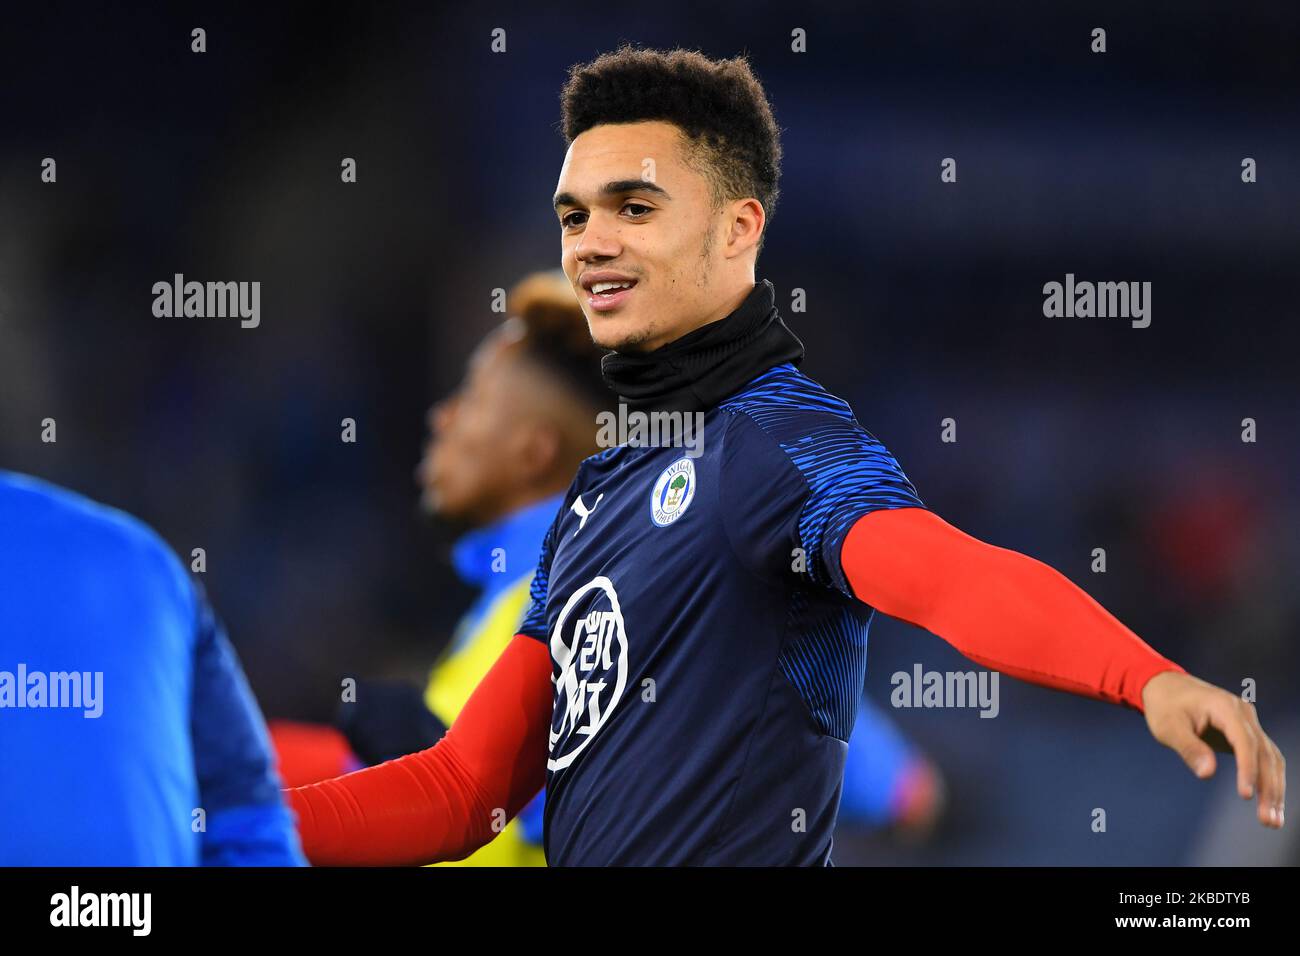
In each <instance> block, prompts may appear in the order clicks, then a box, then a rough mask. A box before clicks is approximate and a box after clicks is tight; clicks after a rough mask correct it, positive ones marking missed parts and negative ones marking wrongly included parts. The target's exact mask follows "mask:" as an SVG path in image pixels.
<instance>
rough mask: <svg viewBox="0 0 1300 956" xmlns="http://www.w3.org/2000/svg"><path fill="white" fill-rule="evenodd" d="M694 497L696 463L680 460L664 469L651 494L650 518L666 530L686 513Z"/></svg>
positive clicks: (688, 459) (686, 459)
mask: <svg viewBox="0 0 1300 956" xmlns="http://www.w3.org/2000/svg"><path fill="white" fill-rule="evenodd" d="M694 497H695V462H694V461H693V460H691V459H690V458H679V459H678V460H677V461H675V462H673V463H672V464H671V465H669V466H668V467H667V468H666V469H664V472H663V474H661V475H660V476H659V480H658V481H656V482H655V486H654V488H653V489H652V490H651V492H650V517H651V518H652V519H654V523H655V524H657V525H658V526H659V527H661V528H666V527H668V525H670V524H672V523H673V522H674V521H676V520H677V519H678V518H680V517H681V516H682V515H683V514H685V513H686V509H687V508H689V507H690V506H691V499H692V498H694Z"/></svg>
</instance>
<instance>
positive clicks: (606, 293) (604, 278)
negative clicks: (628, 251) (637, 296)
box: [579, 269, 637, 312]
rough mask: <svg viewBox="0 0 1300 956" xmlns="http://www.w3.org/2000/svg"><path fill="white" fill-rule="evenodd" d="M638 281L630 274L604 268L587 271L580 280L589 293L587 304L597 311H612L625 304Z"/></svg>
mask: <svg viewBox="0 0 1300 956" xmlns="http://www.w3.org/2000/svg"><path fill="white" fill-rule="evenodd" d="M636 283H637V280H636V279H633V278H631V277H630V276H626V275H623V274H622V273H617V272H610V271H608V270H603V269H602V270H598V271H594V272H588V273H585V274H584V275H583V276H582V278H581V279H580V280H579V284H580V285H581V286H582V287H583V289H585V290H586V293H587V296H586V299H587V305H588V306H589V307H590V308H591V309H593V310H595V311H596V312H612V311H614V310H615V309H617V308H619V307H620V306H622V305H624V304H625V303H626V302H627V300H628V299H629V298H631V295H632V290H633V289H634V288H635V287H636Z"/></svg>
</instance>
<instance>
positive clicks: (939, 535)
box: [840, 508, 1186, 711]
mask: <svg viewBox="0 0 1300 956" xmlns="http://www.w3.org/2000/svg"><path fill="white" fill-rule="evenodd" d="M840 564H841V567H842V568H843V569H844V574H845V576H846V577H847V578H848V581H849V584H850V585H851V586H852V587H853V593H854V594H855V595H856V596H857V597H858V599H859V600H861V601H864V602H866V603H867V604H870V605H871V606H872V607H874V608H876V609H878V610H879V611H881V612H882V613H884V614H888V615H889V616H890V617H896V618H899V619H901V620H904V621H907V622H909V623H911V624H916V625H918V626H920V627H923V628H925V629H926V630H928V631H930V632H932V633H934V634H937V635H938V636H939V637H942V638H943V639H944V640H945V641H947V642H948V643H949V644H951V645H952V646H953V647H955V648H957V650H959V651H961V653H962V654H964V655H965V656H966V657H969V658H970V659H971V660H973V661H975V662H977V663H979V664H982V665H984V666H985V667H988V668H991V669H993V670H997V671H1001V672H1002V673H1005V674H1010V675H1011V676H1013V677H1019V678H1020V679H1021V680H1026V681H1030V682H1031V683H1034V684H1042V685H1044V686H1046V687H1054V688H1056V689H1058V690H1065V691H1069V692H1071V693H1075V694H1082V695H1084V696H1087V697H1095V698H1097V699H1099V700H1105V701H1109V702H1111V703H1120V704H1127V705H1128V706H1130V707H1133V708H1134V709H1136V710H1138V711H1141V710H1142V688H1143V687H1145V686H1146V682H1147V681H1148V680H1150V679H1151V678H1152V677H1154V676H1155V675H1156V674H1158V673H1159V672H1161V671H1167V670H1173V671H1179V672H1182V673H1186V671H1184V670H1183V668H1181V667H1179V666H1178V665H1177V664H1175V663H1174V662H1173V661H1170V660H1168V659H1166V658H1164V657H1162V656H1160V655H1159V654H1157V653H1156V652H1155V651H1154V650H1153V649H1152V648H1151V647H1149V646H1148V645H1147V644H1145V643H1144V642H1143V641H1142V639H1141V638H1139V637H1138V636H1137V635H1136V634H1134V633H1133V632H1132V631H1130V630H1129V629H1128V628H1127V627H1125V626H1124V625H1123V624H1121V623H1120V622H1119V621H1118V620H1116V619H1115V618H1114V617H1112V616H1111V615H1110V614H1109V613H1107V611H1106V610H1105V608H1103V607H1102V606H1101V605H1100V604H1098V603H1097V602H1096V601H1094V600H1093V599H1092V598H1091V597H1089V596H1088V595H1087V594H1086V593H1084V592H1083V591H1082V590H1081V589H1080V588H1078V587H1077V586H1076V585H1074V584H1073V583H1071V582H1070V580H1069V579H1068V578H1066V577H1065V576H1064V575H1063V574H1061V573H1060V572H1058V571H1055V570H1053V569H1052V568H1050V567H1048V566H1047V565H1045V564H1043V563H1042V562H1041V561H1035V560H1034V559H1033V558H1030V557H1028V556H1026V555H1023V554H1020V553H1018V552H1016V551H1008V550H1007V549H1005V548H998V547H994V546H993V545H991V544H985V543H984V542H982V541H979V540H977V539H975V538H972V537H971V536H970V535H968V534H965V533H964V532H962V531H959V530H958V529H956V528H954V527H953V526H952V525H950V524H948V523H947V522H946V521H944V520H943V519H942V518H940V517H939V516H938V515H936V514H934V513H933V512H930V511H926V510H924V509H921V508H898V509H893V510H883V511H873V512H872V513H871V514H868V515H864V516H863V517H861V518H859V519H858V521H857V523H856V524H854V526H853V527H852V528H851V529H850V531H849V533H848V535H847V537H846V538H845V540H844V547H843V548H842V550H841V552H840Z"/></svg>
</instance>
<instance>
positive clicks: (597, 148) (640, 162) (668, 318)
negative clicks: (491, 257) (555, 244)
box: [556, 120, 727, 351]
mask: <svg viewBox="0 0 1300 956" xmlns="http://www.w3.org/2000/svg"><path fill="white" fill-rule="evenodd" d="M682 144H683V137H682V133H681V132H680V131H679V129H678V128H677V127H676V126H675V125H673V124H671V123H666V122H662V121H658V120H655V121H647V122H638V123H616V124H605V125H601V126H595V127H592V128H591V129H589V130H587V131H586V132H584V133H582V134H581V135H579V136H578V137H576V138H575V139H574V141H573V142H572V143H571V144H570V146H569V151H568V153H567V154H566V156H565V158H564V166H563V168H562V169H561V170H560V180H559V183H558V184H557V186H556V198H557V200H558V202H557V205H556V214H557V216H558V217H559V220H560V229H561V235H562V241H563V266H564V272H565V275H567V276H568V277H569V281H570V282H572V283H573V286H574V290H575V291H576V292H577V295H578V300H579V302H580V303H581V304H582V310H583V312H584V313H585V314H586V316H587V324H588V325H589V326H590V328H591V336H592V339H593V340H594V341H595V342H596V344H597V345H599V346H601V347H602V348H607V349H616V350H618V351H650V350H652V349H656V348H658V347H659V346H661V345H665V344H667V343H668V342H671V341H672V340H673V339H676V338H678V337H679V336H681V335H683V334H685V333H686V332H688V331H690V330H691V329H693V328H696V327H697V326H699V325H702V324H703V323H704V322H706V321H710V320H711V319H713V318H721V315H719V314H716V313H717V310H718V302H719V293H718V292H717V291H716V290H715V288H714V282H715V281H716V279H717V270H715V269H714V265H715V259H716V257H717V256H718V255H719V252H720V248H721V245H722V243H721V241H720V240H721V237H722V235H723V234H724V233H725V231H726V228H727V210H722V211H719V210H715V209H714V208H712V205H711V203H710V192H709V183H708V180H706V179H705V177H704V176H703V175H701V174H700V173H698V172H696V171H695V170H694V169H692V168H690V167H689V166H687V165H686V164H685V163H684V162H683V158H684V157H683V145H682ZM606 273H607V274H608V278H609V279H611V280H624V281H627V282H630V283H631V287H630V288H624V289H614V290H612V291H604V292H596V291H595V290H594V289H593V288H591V286H592V283H593V281H594V280H599V279H601V278H603V277H605V276H604V274H606Z"/></svg>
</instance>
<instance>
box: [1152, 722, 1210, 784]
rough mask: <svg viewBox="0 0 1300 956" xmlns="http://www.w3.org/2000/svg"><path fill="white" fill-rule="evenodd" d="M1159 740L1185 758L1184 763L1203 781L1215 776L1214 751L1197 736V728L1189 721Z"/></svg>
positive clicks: (1167, 732)
mask: <svg viewBox="0 0 1300 956" xmlns="http://www.w3.org/2000/svg"><path fill="white" fill-rule="evenodd" d="M1158 739H1160V740H1161V742H1162V743H1163V744H1164V745H1165V746H1166V747H1169V748H1170V749H1171V750H1173V751H1174V752H1175V753H1177V754H1178V756H1180V757H1182V758H1183V763H1185V764H1187V766H1188V767H1189V768H1190V769H1191V771H1192V773H1194V774H1196V776H1198V777H1200V778H1201V779H1202V780H1204V779H1206V778H1207V777H1211V776H1213V775H1214V765H1215V759H1214V751H1213V750H1212V749H1211V748H1210V745H1209V744H1207V743H1206V742H1205V741H1204V740H1202V739H1201V738H1200V736H1199V735H1198V734H1197V727H1196V725H1195V724H1194V723H1193V722H1192V721H1191V720H1188V721H1187V723H1186V725H1184V726H1180V727H1177V728H1173V729H1171V730H1168V731H1166V732H1165V733H1164V734H1163V735H1161V737H1159V738H1158Z"/></svg>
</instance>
